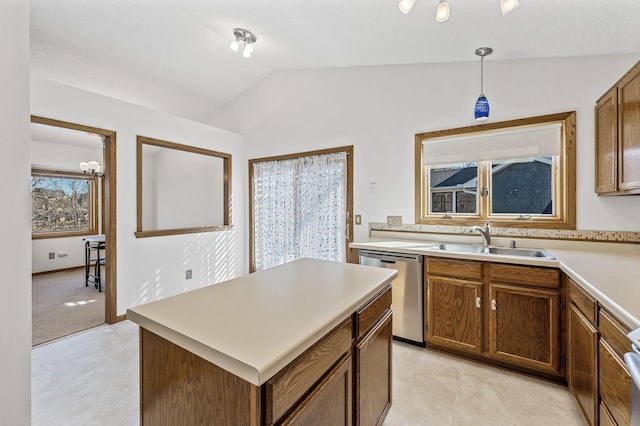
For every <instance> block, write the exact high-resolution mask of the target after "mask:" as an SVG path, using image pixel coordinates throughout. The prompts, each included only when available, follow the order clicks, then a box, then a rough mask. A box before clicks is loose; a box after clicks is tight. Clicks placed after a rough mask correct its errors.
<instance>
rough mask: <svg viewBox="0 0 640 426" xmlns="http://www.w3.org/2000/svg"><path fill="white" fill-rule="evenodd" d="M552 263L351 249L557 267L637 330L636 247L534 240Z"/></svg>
mask: <svg viewBox="0 0 640 426" xmlns="http://www.w3.org/2000/svg"><path fill="white" fill-rule="evenodd" d="M538 242H539V243H540V244H539V245H537V246H536V247H538V248H543V249H545V250H546V251H548V252H549V253H550V254H551V255H553V256H555V258H556V259H555V260H546V259H536V258H527V257H516V256H501V255H486V254H471V253H453V252H444V251H439V250H433V249H432V247H433V246H434V245H435V244H436V241H428V240H395V239H393V240H392V239H381V238H372V239H370V240H368V241H361V242H355V243H351V244H350V247H351V248H357V249H367V250H379V251H385V252H400V253H412V254H422V255H425V256H439V257H449V258H458V259H469V260H479V261H491V262H500V263H513V264H521V265H535V266H545V267H555V268H560V269H561V270H562V271H563V272H565V273H566V274H567V275H568V276H569V277H571V278H572V279H573V280H574V281H575V282H576V283H578V284H579V285H580V286H581V287H582V288H583V289H584V290H585V291H586V292H587V293H589V294H591V296H593V298H595V299H596V300H597V301H598V302H599V303H600V305H601V306H603V307H605V308H606V309H608V310H609V311H611V313H613V314H614V315H615V316H616V317H618V319H619V320H621V321H622V322H624V323H625V324H626V325H627V326H628V327H629V328H631V329H635V328H640V244H622V243H599V242H598V243H596V242H567V241H555V240H547V241H538Z"/></svg>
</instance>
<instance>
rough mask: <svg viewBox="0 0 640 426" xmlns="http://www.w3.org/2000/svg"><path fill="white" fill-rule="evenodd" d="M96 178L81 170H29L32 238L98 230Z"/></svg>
mask: <svg viewBox="0 0 640 426" xmlns="http://www.w3.org/2000/svg"><path fill="white" fill-rule="evenodd" d="M96 179H98V178H94V177H93V176H86V175H84V174H82V173H74V172H62V171H49V170H38V169H33V170H32V171H31V206H32V207H31V232H32V237H33V238H52V237H69V236H76V235H93V234H96V233H97V231H96V229H97V210H98V209H97V196H96Z"/></svg>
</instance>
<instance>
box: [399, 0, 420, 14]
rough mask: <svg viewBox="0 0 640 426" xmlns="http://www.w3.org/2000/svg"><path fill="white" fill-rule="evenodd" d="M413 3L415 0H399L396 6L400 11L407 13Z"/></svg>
mask: <svg viewBox="0 0 640 426" xmlns="http://www.w3.org/2000/svg"><path fill="white" fill-rule="evenodd" d="M415 4H416V0H400V3H398V7H399V8H400V12H402V13H404V14H405V15H406V14H407V13H409V12H411V9H413V6H414V5H415Z"/></svg>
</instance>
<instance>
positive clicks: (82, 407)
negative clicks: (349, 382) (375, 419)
mask: <svg viewBox="0 0 640 426" xmlns="http://www.w3.org/2000/svg"><path fill="white" fill-rule="evenodd" d="M393 357H394V365H393V381H394V382H393V398H394V400H393V407H392V409H391V411H390V413H389V415H388V417H387V420H386V421H385V423H384V425H385V426H405V425H460V424H473V425H492V426H494V425H563V426H568V425H582V424H583V421H582V417H581V415H580V413H579V412H578V409H577V406H576V404H575V403H574V402H573V399H572V397H571V395H570V393H569V391H568V390H567V388H565V387H563V386H559V385H556V384H553V383H548V382H545V381H542V380H538V379H534V378H530V377H527V376H523V375H520V374H516V373H511V372H509V371H504V370H500V369H497V368H492V367H488V366H485V365H482V364H477V363H474V362H471V361H466V360H462V359H459V358H455V357H451V356H448V355H444V354H440V353H436V352H431V351H427V350H424V349H421V348H418V347H415V346H411V345H407V344H404V343H399V342H395V343H394V355H393ZM32 376H33V378H32V424H33V425H46V426H56V425H61V426H62V425H64V426H74V425H82V426H87V425H100V426H102V425H114V426H128V425H132V426H133V425H137V424H139V418H138V404H139V402H138V401H139V393H138V328H137V326H136V325H135V324H133V323H131V322H129V321H124V322H122V323H119V324H115V325H111V326H102V327H98V328H95V329H92V330H89V331H87V332H84V333H81V334H77V335H74V336H71V337H68V338H66V339H63V340H59V341H57V342H53V343H50V344H47V345H44V346H40V347H38V348H36V349H34V350H33V351H32Z"/></svg>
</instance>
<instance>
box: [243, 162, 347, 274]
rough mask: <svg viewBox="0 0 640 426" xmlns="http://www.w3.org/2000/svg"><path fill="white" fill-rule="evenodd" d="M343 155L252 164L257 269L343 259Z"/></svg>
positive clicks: (344, 210)
mask: <svg viewBox="0 0 640 426" xmlns="http://www.w3.org/2000/svg"><path fill="white" fill-rule="evenodd" d="M346 160H347V154H346V153H345V152H339V153H331V154H322V155H314V156H307V157H298V158H294V159H287V160H275V161H266V162H257V163H253V182H252V185H253V197H254V199H253V210H254V255H255V266H256V270H257V271H259V270H262V269H267V268H270V267H272V266H276V265H281V264H283V263H286V262H289V261H292V260H294V259H299V258H302V257H311V258H314V259H327V260H336V261H342V262H344V261H345V259H346V237H345V227H346V219H345V216H346Z"/></svg>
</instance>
